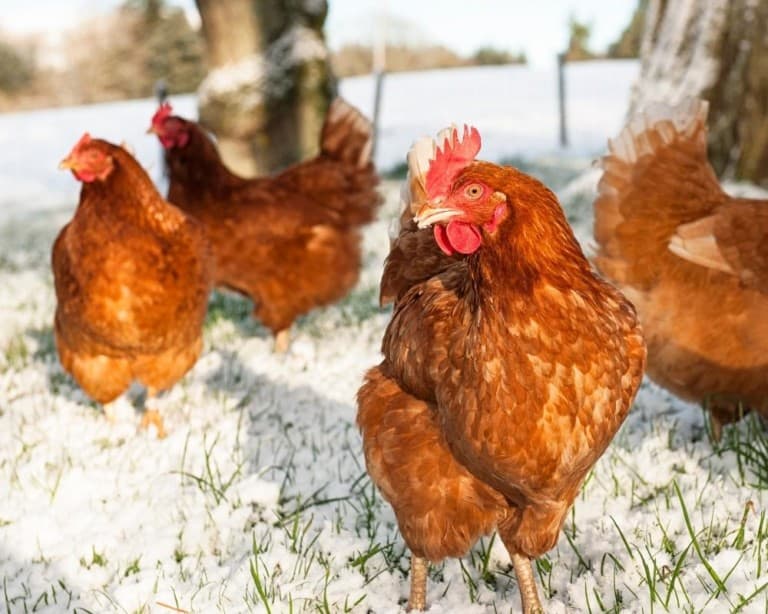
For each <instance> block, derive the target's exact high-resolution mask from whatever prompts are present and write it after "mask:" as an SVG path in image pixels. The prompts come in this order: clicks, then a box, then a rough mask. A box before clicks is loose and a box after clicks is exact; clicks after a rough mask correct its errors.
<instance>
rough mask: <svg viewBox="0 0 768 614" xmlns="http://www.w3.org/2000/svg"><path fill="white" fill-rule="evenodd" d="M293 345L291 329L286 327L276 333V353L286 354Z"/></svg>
mask: <svg viewBox="0 0 768 614" xmlns="http://www.w3.org/2000/svg"><path fill="white" fill-rule="evenodd" d="M290 345H291V329H290V328H284V329H283V330H280V331H277V334H276V335H275V354H285V353H286V352H287V351H288V347H289V346H290Z"/></svg>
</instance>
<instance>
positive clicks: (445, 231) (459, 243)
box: [434, 222, 482, 256]
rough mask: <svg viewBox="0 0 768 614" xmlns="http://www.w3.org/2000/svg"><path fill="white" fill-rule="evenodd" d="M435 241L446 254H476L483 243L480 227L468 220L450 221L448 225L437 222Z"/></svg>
mask: <svg viewBox="0 0 768 614" xmlns="http://www.w3.org/2000/svg"><path fill="white" fill-rule="evenodd" d="M434 235H435V241H437V245H438V247H439V248H440V249H441V250H442V251H443V253H444V254H446V255H448V256H452V255H453V254H456V253H458V254H464V255H467V254H474V253H475V252H476V251H477V250H478V249H479V248H480V244H481V243H482V235H481V234H480V229H479V228H478V227H477V226H475V225H474V224H469V223H467V222H449V223H448V225H447V226H442V225H440V224H435V226H434Z"/></svg>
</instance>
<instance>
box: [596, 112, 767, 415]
mask: <svg viewBox="0 0 768 614" xmlns="http://www.w3.org/2000/svg"><path fill="white" fill-rule="evenodd" d="M619 142H620V143H621V145H620V146H618V148H616V147H613V148H612V151H611V153H609V154H608V155H607V156H606V157H605V158H604V159H603V168H604V174H603V178H602V179H601V181H600V188H599V194H598V197H597V200H596V201H595V239H596V240H597V242H598V248H599V251H598V254H597V257H596V258H595V264H596V266H597V267H598V268H599V269H600V271H601V272H602V273H603V274H604V275H605V276H606V277H608V278H609V279H611V280H612V281H614V282H615V283H617V284H618V285H619V287H620V288H621V289H622V290H623V291H624V292H625V293H626V294H627V296H628V297H629V298H630V299H631V300H632V301H633V303H634V304H635V306H636V308H637V310H638V314H639V316H640V320H641V322H642V324H643V329H644V330H645V335H646V340H647V343H648V373H649V375H650V376H651V377H652V378H653V379H654V380H655V381H656V382H657V383H659V384H660V385H662V386H664V387H666V388H668V389H670V390H671V391H672V392H674V393H675V394H678V395H680V396H681V397H683V398H685V399H689V400H693V401H702V400H704V399H709V400H710V403H711V407H712V408H713V409H714V410H715V411H716V412H717V414H718V416H719V418H720V419H721V420H724V419H733V418H735V417H736V407H737V405H738V403H739V402H742V403H745V404H746V406H747V407H746V408H747V409H749V408H752V409H758V410H761V411H762V412H763V413H764V414H765V415H768V378H766V373H767V372H768V319H766V317H765V314H766V312H768V294H766V292H768V242H766V241H765V236H766V233H768V202H767V201H759V200H747V199H736V198H731V197H730V196H728V195H727V194H725V193H724V192H723V190H722V189H721V187H720V185H719V183H718V181H717V179H716V177H715V174H714V172H713V170H712V168H711V166H710V164H709V162H708V160H707V153H706V103H703V102H697V101H690V102H687V103H685V104H684V105H682V106H681V107H677V108H667V107H663V106H659V107H657V108H656V109H654V110H652V112H651V113H650V115H649V116H647V117H641V118H636V119H634V120H632V122H630V125H629V126H628V127H626V128H625V129H624V130H623V132H622V134H621V136H620V138H619ZM627 143H630V145H627ZM640 143H643V145H640ZM719 405H722V407H720V408H719Z"/></svg>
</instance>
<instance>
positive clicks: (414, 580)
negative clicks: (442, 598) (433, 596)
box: [406, 555, 427, 612]
mask: <svg viewBox="0 0 768 614" xmlns="http://www.w3.org/2000/svg"><path fill="white" fill-rule="evenodd" d="M426 609H427V559H423V558H421V557H420V556H414V555H411V594H410V596H409V597H408V607H407V608H406V611H408V612H411V611H412V610H416V611H419V612H422V611H424V610H426Z"/></svg>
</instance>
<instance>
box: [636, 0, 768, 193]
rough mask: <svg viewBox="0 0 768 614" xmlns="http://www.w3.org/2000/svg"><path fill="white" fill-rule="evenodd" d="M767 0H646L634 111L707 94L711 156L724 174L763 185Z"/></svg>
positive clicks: (767, 124) (767, 130)
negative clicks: (657, 103) (654, 104)
mask: <svg viewBox="0 0 768 614" xmlns="http://www.w3.org/2000/svg"><path fill="white" fill-rule="evenodd" d="M766 23H768V0H688V1H682V0H651V1H650V6H649V8H648V14H647V19H646V27H645V33H644V35H643V43H642V50H641V57H642V65H641V71H640V77H639V79H638V81H637V82H636V83H635V86H634V89H633V95H632V104H631V112H633V113H634V112H636V111H639V110H641V109H643V108H644V107H646V106H647V105H648V104H649V103H651V102H654V101H664V102H667V103H671V104H676V103H678V102H680V101H681V100H682V99H684V98H685V97H688V96H699V97H701V98H704V99H706V100H708V101H709V103H710V110H709V157H710V160H711V162H712V165H713V166H714V168H715V171H716V172H717V173H718V174H719V175H720V176H724V177H727V178H737V179H745V180H749V181H754V182H756V183H762V184H768V39H766V37H765V32H764V30H765V24H766Z"/></svg>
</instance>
